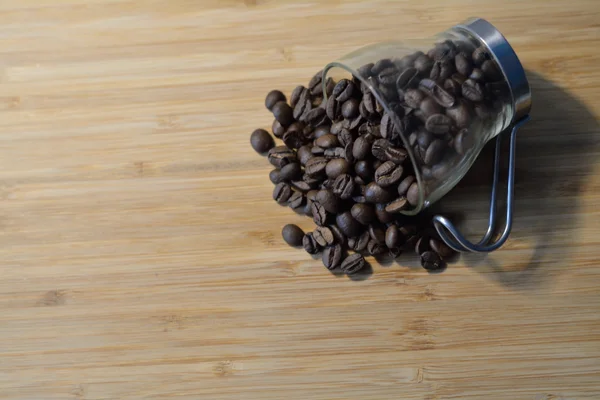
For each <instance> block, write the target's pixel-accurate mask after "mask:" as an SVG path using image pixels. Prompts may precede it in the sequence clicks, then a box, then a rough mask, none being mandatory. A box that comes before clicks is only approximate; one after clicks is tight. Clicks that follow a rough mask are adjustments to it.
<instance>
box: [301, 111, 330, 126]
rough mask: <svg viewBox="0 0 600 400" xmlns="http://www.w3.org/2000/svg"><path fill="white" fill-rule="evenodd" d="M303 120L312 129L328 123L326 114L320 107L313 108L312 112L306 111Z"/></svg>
mask: <svg viewBox="0 0 600 400" xmlns="http://www.w3.org/2000/svg"><path fill="white" fill-rule="evenodd" d="M305 119H306V122H307V123H308V124H309V125H310V126H312V127H314V128H316V127H318V126H321V125H324V124H326V123H327V122H328V118H327V112H326V111H325V109H324V108H321V107H317V108H313V109H312V110H310V111H308V112H307V113H306V116H305Z"/></svg>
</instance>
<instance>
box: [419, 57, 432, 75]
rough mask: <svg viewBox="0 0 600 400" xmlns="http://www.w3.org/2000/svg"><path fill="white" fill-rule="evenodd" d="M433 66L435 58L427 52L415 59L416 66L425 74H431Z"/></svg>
mask: <svg viewBox="0 0 600 400" xmlns="http://www.w3.org/2000/svg"><path fill="white" fill-rule="evenodd" d="M431 67H433V60H432V59H431V58H429V57H428V56H427V55H425V54H423V55H421V56H419V57H418V58H417V59H416V60H415V68H416V69H417V71H419V72H421V73H422V74H424V75H426V74H429V71H430V70H431Z"/></svg>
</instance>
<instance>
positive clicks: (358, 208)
mask: <svg viewBox="0 0 600 400" xmlns="http://www.w3.org/2000/svg"><path fill="white" fill-rule="evenodd" d="M350 214H352V217H353V218H354V219H355V220H357V221H358V222H360V223H361V224H363V225H369V224H370V223H371V222H372V221H373V220H374V219H375V218H376V215H375V209H374V208H373V207H372V206H371V205H369V204H354V205H353V206H352V209H351V210H350Z"/></svg>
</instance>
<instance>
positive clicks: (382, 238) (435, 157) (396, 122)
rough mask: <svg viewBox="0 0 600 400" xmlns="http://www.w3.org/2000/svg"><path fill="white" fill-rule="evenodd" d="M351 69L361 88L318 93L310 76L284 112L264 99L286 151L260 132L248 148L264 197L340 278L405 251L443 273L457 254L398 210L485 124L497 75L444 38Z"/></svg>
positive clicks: (440, 174)
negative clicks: (309, 227)
mask: <svg viewBox="0 0 600 400" xmlns="http://www.w3.org/2000/svg"><path fill="white" fill-rule="evenodd" d="M357 71H358V73H359V74H360V79H359V77H353V78H351V79H341V80H339V81H338V82H334V81H333V80H332V79H331V78H329V79H328V80H327V81H326V89H325V91H326V92H327V93H323V87H322V85H321V83H322V82H323V81H322V77H321V72H319V73H317V74H316V75H315V76H314V77H313V78H312V79H311V80H310V82H308V83H307V86H303V85H299V86H297V87H296V88H295V89H294V90H293V91H292V92H291V93H290V96H289V103H288V102H287V98H286V96H285V95H284V94H283V93H282V92H280V91H277V90H274V91H271V92H270V93H269V94H268V96H267V98H266V99H265V105H266V106H267V108H268V109H269V110H270V111H271V112H272V113H273V117H274V122H273V125H272V126H273V135H274V136H275V137H276V138H278V139H281V140H282V141H283V144H282V143H274V142H273V138H272V137H271V136H270V135H268V133H267V132H265V131H263V130H257V131H255V132H254V133H253V135H252V138H251V143H252V147H253V148H254V149H255V150H256V151H257V152H259V153H265V152H267V151H268V154H267V156H268V160H269V162H270V163H271V164H272V165H273V166H274V167H275V170H273V171H271V172H270V174H269V177H270V179H271V181H272V182H273V183H274V184H275V185H276V186H275V189H274V191H273V199H274V200H275V201H276V202H278V203H279V204H281V205H286V206H289V207H290V208H292V209H293V210H294V211H296V212H301V213H304V214H306V215H307V216H308V217H310V218H312V219H313V221H314V223H315V225H316V227H315V229H314V230H313V231H311V232H307V233H305V234H303V233H302V230H300V228H298V227H296V226H289V225H288V226H286V228H285V229H284V232H283V236H284V240H285V241H286V242H287V243H289V244H290V245H292V246H302V247H304V249H305V250H306V251H307V252H308V253H309V254H313V255H315V254H319V253H321V259H322V260H323V263H324V265H325V267H327V268H328V269H330V270H334V269H339V270H340V271H341V272H343V273H346V274H349V275H350V274H355V273H358V272H360V271H361V270H362V269H363V268H364V267H365V266H366V265H367V261H366V260H365V258H364V257H365V256H376V257H380V256H382V255H384V254H389V255H390V256H392V257H397V256H398V255H400V254H401V253H402V252H403V251H406V250H407V249H411V250H412V249H414V251H415V252H416V253H417V256H418V258H419V259H420V261H421V265H422V266H423V267H424V268H425V269H427V270H429V271H437V270H440V269H442V268H443V267H444V264H445V261H447V260H448V259H449V258H451V257H452V256H453V255H454V252H453V251H452V250H451V249H450V248H449V247H448V246H446V245H445V244H444V242H443V241H441V240H440V238H439V237H437V234H436V233H435V231H434V230H433V229H432V226H431V221H430V220H429V219H428V218H427V217H426V216H424V215H423V214H419V216H415V217H410V216H406V215H403V214H402V212H403V211H405V210H407V209H409V208H413V207H415V206H417V205H418V203H419V201H420V199H419V197H420V193H419V183H418V179H417V175H418V174H420V176H421V181H422V185H423V188H422V189H423V193H424V194H425V196H427V194H428V190H432V188H435V186H436V185H437V184H439V182H443V181H444V180H445V179H447V177H448V176H449V174H451V173H452V170H453V169H454V168H455V167H456V165H457V164H459V163H460V162H461V159H462V157H463V156H464V155H465V154H467V153H469V151H470V150H471V148H472V146H474V143H475V141H474V140H473V137H474V135H476V134H477V130H481V129H483V127H485V124H488V123H493V120H494V118H495V117H494V118H493V117H492V116H493V115H494V113H498V112H499V110H498V107H501V106H500V104H501V103H502V102H501V101H500V99H501V97H502V96H504V95H505V89H506V88H505V87H503V85H504V83H503V82H504V81H502V75H501V73H500V70H499V69H498V67H497V65H496V64H495V63H494V62H493V61H492V60H491V58H490V56H489V54H488V53H487V51H486V49H485V48H473V46H472V44H469V43H464V42H461V41H450V40H447V41H444V42H441V43H437V44H436V45H435V46H433V47H432V48H431V49H430V50H429V51H428V52H427V53H425V52H415V53H414V54H409V55H406V56H404V57H402V58H397V59H383V60H380V61H378V62H376V63H372V64H366V65H364V66H362V67H360V68H358V69H357ZM325 95H326V96H325ZM324 97H327V98H326V100H324ZM378 98H379V99H383V101H385V103H386V106H387V111H386V108H385V107H383V105H382V104H380V102H379V101H378ZM265 133H266V134H267V135H268V136H265ZM411 153H412V155H413V156H414V162H415V164H413V162H411V157H409V154H411ZM415 167H416V168H417V169H418V171H415ZM417 172H418V174H417Z"/></svg>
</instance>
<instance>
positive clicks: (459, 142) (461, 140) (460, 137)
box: [453, 129, 472, 156]
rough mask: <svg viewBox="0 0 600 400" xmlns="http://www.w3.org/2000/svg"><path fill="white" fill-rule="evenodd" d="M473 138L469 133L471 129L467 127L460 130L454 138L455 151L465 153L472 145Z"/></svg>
mask: <svg viewBox="0 0 600 400" xmlns="http://www.w3.org/2000/svg"><path fill="white" fill-rule="evenodd" d="M471 142H472V138H471V137H470V135H469V131H468V130H467V129H461V130H460V132H458V134H457V135H456V137H455V138H454V143H453V146H454V151H456V152H457V153H458V154H459V155H461V156H462V155H464V154H465V153H466V152H467V150H468V149H469V148H470V147H471V146H472V143H471Z"/></svg>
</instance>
